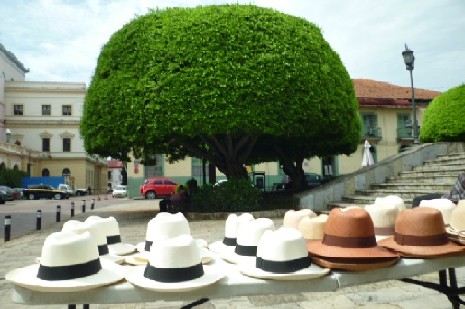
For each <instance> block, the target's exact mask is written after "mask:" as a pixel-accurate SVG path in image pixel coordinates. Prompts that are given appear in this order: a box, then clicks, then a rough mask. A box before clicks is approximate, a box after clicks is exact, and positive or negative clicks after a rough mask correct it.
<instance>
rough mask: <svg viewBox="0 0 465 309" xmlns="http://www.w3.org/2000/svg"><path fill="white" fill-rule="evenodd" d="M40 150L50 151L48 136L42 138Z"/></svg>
mask: <svg viewBox="0 0 465 309" xmlns="http://www.w3.org/2000/svg"><path fill="white" fill-rule="evenodd" d="M42 152H50V138H48V137H44V138H42Z"/></svg>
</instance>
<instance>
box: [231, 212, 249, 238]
mask: <svg viewBox="0 0 465 309" xmlns="http://www.w3.org/2000/svg"><path fill="white" fill-rule="evenodd" d="M252 220H254V217H253V216H252V214H250V213H243V214H241V215H240V216H238V215H236V214H230V215H229V216H228V218H227V219H226V223H225V231H224V236H225V237H228V238H237V231H238V229H239V227H240V225H241V224H243V223H244V222H249V221H252Z"/></svg>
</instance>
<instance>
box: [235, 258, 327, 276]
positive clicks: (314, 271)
mask: <svg viewBox="0 0 465 309" xmlns="http://www.w3.org/2000/svg"><path fill="white" fill-rule="evenodd" d="M255 261H256V259H250V260H245V261H241V262H240V263H239V264H238V268H239V271H240V272H241V273H242V274H244V275H246V276H249V277H254V278H259V279H272V280H306V279H312V278H319V277H322V276H325V275H327V274H328V273H329V271H330V269H329V268H321V267H319V266H317V265H313V264H312V265H310V266H309V267H307V268H304V269H299V270H298V271H295V272H292V273H272V272H267V271H264V270H263V269H260V268H257V267H256V266H255Z"/></svg>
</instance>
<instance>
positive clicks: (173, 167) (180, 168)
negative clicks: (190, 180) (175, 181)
mask: <svg viewBox="0 0 465 309" xmlns="http://www.w3.org/2000/svg"><path fill="white" fill-rule="evenodd" d="M164 174H165V175H166V176H173V177H175V176H180V177H189V176H191V175H192V160H191V158H186V159H184V160H182V161H179V162H176V163H169V162H168V160H165V166H164Z"/></svg>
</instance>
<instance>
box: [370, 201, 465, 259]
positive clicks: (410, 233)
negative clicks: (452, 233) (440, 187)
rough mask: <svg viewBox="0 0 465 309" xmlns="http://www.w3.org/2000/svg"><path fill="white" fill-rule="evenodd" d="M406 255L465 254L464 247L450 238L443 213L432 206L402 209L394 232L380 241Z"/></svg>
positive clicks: (433, 256) (382, 244)
mask: <svg viewBox="0 0 465 309" xmlns="http://www.w3.org/2000/svg"><path fill="white" fill-rule="evenodd" d="M378 244H379V245H381V246H384V247H386V248H389V249H391V250H393V251H395V252H396V253H397V254H399V255H401V256H403V257H415V258H435V257H443V256H457V255H465V247H464V246H461V245H459V244H457V243H455V242H452V241H450V240H449V238H448V236H447V232H446V228H445V226H444V219H443V217H442V213H441V212H440V211H439V210H437V209H435V208H432V207H416V208H412V209H405V210H402V211H401V212H400V213H399V215H398V216H397V220H396V224H395V234H394V236H390V237H388V238H386V239H383V240H381V241H379V242H378Z"/></svg>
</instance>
